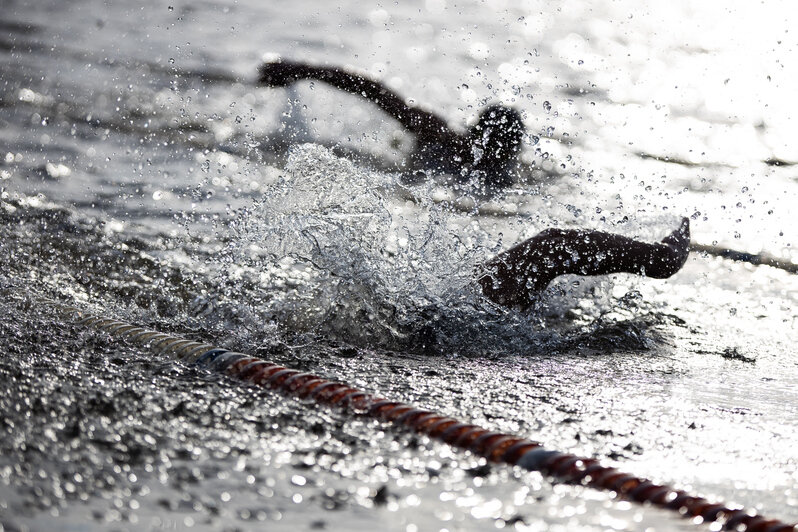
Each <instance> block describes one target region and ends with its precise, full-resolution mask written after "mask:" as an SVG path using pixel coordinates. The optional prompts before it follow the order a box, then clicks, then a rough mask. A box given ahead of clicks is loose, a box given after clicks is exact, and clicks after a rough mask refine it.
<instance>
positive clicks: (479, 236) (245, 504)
mask: <svg viewBox="0 0 798 532" xmlns="http://www.w3.org/2000/svg"><path fill="white" fill-rule="evenodd" d="M2 11H3V13H4V14H3V17H2V20H1V21H0V65H2V66H1V68H2V70H0V72H2V74H0V124H2V128H0V187H1V188H2V190H1V192H0V194H2V199H1V201H2V216H3V225H2V231H3V235H2V244H1V246H2V253H1V254H2V257H0V261H2V273H0V275H1V276H2V277H0V288H2V290H3V292H4V294H5V302H4V303H2V305H3V307H4V312H3V313H4V314H5V316H6V317H5V318H3V319H2V322H3V331H4V337H5V338H6V339H7V343H8V344H9V346H8V347H7V353H6V355H5V356H4V358H3V361H2V371H3V372H4V374H5V378H4V379H3V382H4V384H3V386H4V388H5V389H4V392H3V394H2V399H0V401H2V407H3V410H4V414H3V415H4V416H5V417H4V419H3V421H4V423H3V424H2V428H1V430H3V431H4V434H5V436H4V438H3V442H4V443H3V444H2V445H3V453H2V458H0V462H1V463H0V467H2V469H0V473H2V474H0V512H1V513H0V515H2V524H3V526H5V527H6V528H10V529H15V528H24V527H32V528H34V529H44V528H47V529H50V528H53V527H62V528H68V527H71V526H75V525H76V524H81V525H88V526H89V527H92V526H94V527H97V528H103V527H107V526H113V527H116V528H131V529H136V528H139V527H142V526H144V527H152V526H173V527H178V528H188V527H199V528H202V527H207V528H211V529H218V528H223V527H225V526H229V527H231V528H244V529H247V528H251V527H254V526H256V524H257V522H259V521H269V522H270V526H278V525H279V526H283V527H285V528H288V527H294V526H296V525H297V523H299V526H300V527H302V526H305V527H311V526H314V527H328V528H332V529H340V528H344V527H345V528H350V529H355V528H358V527H360V528H362V529H373V528H375V527H377V526H379V527H381V528H383V527H384V528H386V529H395V530H413V527H417V528H416V529H418V530H427V529H443V528H447V529H449V530H452V529H464V530H472V529H483V528H485V527H486V526H494V525H495V526H497V527H515V528H517V529H530V530H539V529H546V528H549V529H557V527H561V528H562V529H567V530H577V529H578V530H604V529H610V528H612V529H630V530H640V529H646V528H647V527H653V528H655V529H656V530H677V529H682V528H689V527H692V525H691V524H689V523H682V522H681V521H679V520H678V519H676V518H673V517H670V516H665V515H662V514H660V513H659V512H657V511H654V510H650V509H641V508H637V507H632V506H629V505H628V504H626V503H623V502H618V501H613V500H612V499H611V498H610V497H609V496H607V495H606V494H598V493H593V492H590V491H586V490H581V489H580V488H575V487H567V486H551V485H550V484H548V483H546V482H545V481H544V480H543V479H541V478H539V477H535V476H534V475H523V476H522V475H520V474H518V473H517V472H512V471H507V470H503V469H501V468H492V469H491V468H483V467H482V466H481V465H480V464H479V463H478V461H477V460H475V459H473V458H472V457H470V456H467V455H464V454H459V453H453V452H452V451H449V450H446V449H444V448H442V447H441V446H438V445H436V444H434V443H433V442H428V441H417V440H416V439H414V438H412V437H410V436H408V435H405V434H398V433H394V432H391V431H387V429H386V428H385V427H381V426H379V425H377V424H374V425H371V424H368V423H365V422H362V421H351V420H346V419H343V418H342V417H340V416H339V415H338V414H337V413H334V412H330V413H326V412H322V413H319V412H314V413H310V412H309V411H307V410H306V409H305V408H304V407H302V406H301V405H300V404H298V403H293V402H288V403H285V402H283V401H282V400H280V399H279V398H275V397H271V396H270V395H268V394H264V393H262V392H257V393H255V392H253V391H252V390H248V389H241V388H240V387H237V386H236V385H235V384H232V383H228V382H226V381H224V380H220V379H214V378H212V377H209V376H207V375H203V374H201V373H200V372H199V371H197V370H195V369H193V368H186V367H182V366H176V365H170V364H165V365H164V364H162V363H160V362H152V361H149V360H148V359H147V358H146V357H145V356H144V355H143V354H141V353H136V352H135V351H133V350H130V349H128V348H124V347H120V346H114V345H111V344H107V343H103V341H101V340H96V339H90V338H89V337H86V336H85V335H83V334H81V333H79V332H77V331H75V330H72V329H70V328H69V327H66V326H64V325H62V324H60V323H58V322H57V320H55V319H54V318H53V317H52V316H48V315H47V314H46V313H41V312H39V311H38V310H37V309H34V308H31V307H29V306H26V304H25V301H24V295H25V294H26V293H30V292H32V291H35V292H38V293H46V294H48V295H51V296H58V297H61V298H66V299H67V300H73V301H77V302H78V303H80V304H83V305H86V306H87V307H89V308H93V309H94V310H98V311H100V312H103V313H107V314H113V315H115V316H118V317H121V318H124V319H128V320H132V321H136V322H137V323H147V324H149V325H150V326H153V327H155V328H160V329H168V330H173V331H177V332H180V333H181V334H185V335H187V336H192V337H195V338H202V339H204V340H207V341H214V342H216V343H221V344H224V345H225V346H226V347H229V348H235V349H237V350H240V351H245V352H256V351H257V352H259V353H262V354H264V356H265V355H268V356H269V357H271V358H272V359H276V360H278V361H280V362H282V363H286V364H288V363H290V364H292V365H294V366H300V367H303V368H306V369H308V370H312V371H314V372H319V373H324V374H327V375H331V376H338V377H339V378H349V379H350V380H352V381H354V383H356V384H358V385H360V386H362V387H365V388H367V389H370V390H375V391H379V392H380V393H383V394H385V395H386V396H390V397H395V398H397V399H399V400H405V401H411V402H415V403H417V404H419V405H422V406H425V407H430V408H436V409H439V410H441V411H444V412H446V413H447V414H450V415H453V416H455V417H458V418H470V419H473V420H474V421H478V422H481V423H483V424H485V425H486V426H489V427H492V428H497V429H500V430H508V431H512V432H516V433H519V434H522V435H525V436H529V437H531V438H533V439H537V440H541V441H543V442H544V443H546V444H547V445H549V446H551V447H555V448H559V449H561V450H568V451H571V452H579V453H586V454H589V455H596V456H599V457H601V458H602V459H604V460H606V461H608V462H617V463H618V466H619V467H621V468H622V469H625V470H633V471H634V472H637V473H640V474H644V475H648V476H651V477H653V478H655V479H656V480H659V481H665V482H669V483H673V484H676V485H679V486H682V487H689V488H690V489H692V490H694V491H696V492H698V493H700V494H702V495H706V496H710V497H721V498H723V499H724V500H727V501H728V500H731V501H734V502H738V503H741V504H744V505H746V506H750V507H756V508H758V509H761V510H762V511H763V512H766V513H767V514H769V515H773V516H775V517H780V518H784V519H790V518H791V519H793V520H798V495H796V491H795V487H794V486H795V485H796V480H798V478H796V473H795V470H796V468H795V464H796V462H798V454H796V450H795V448H794V445H793V442H794V440H795V436H796V427H797V426H798V424H796V419H798V417H796V413H797V412H798V402H796V401H797V400H798V395H796V391H795V390H796V385H798V364H797V363H796V361H795V355H796V350H795V347H794V346H795V341H796V339H798V334H796V317H797V316H798V315H797V314H796V311H795V310H794V307H795V301H796V293H797V292H796V291H797V289H798V282H797V281H796V279H795V277H794V275H793V274H790V273H787V272H783V271H780V270H777V269H773V268H769V267H764V266H763V267H753V266H750V265H746V264H740V263H732V262H729V261H724V260H722V259H717V258H711V257H706V256H701V255H693V256H692V258H691V259H690V260H689V261H688V264H687V265H686V267H685V269H684V270H683V271H682V272H680V273H679V274H678V275H677V276H675V277H674V278H672V279H669V280H667V281H654V280H641V279H636V278H632V277H630V276H626V275H617V276H612V277H605V278H596V279H587V280H585V279H581V280H580V279H577V278H566V279H561V280H560V281H558V282H557V283H555V284H554V286H552V287H551V288H550V289H549V290H548V291H547V292H546V293H545V294H544V295H543V297H541V299H540V301H538V302H537V304H536V305H535V308H534V309H533V310H532V311H531V312H529V313H525V314H521V313H517V312H514V311H505V310H500V309H496V308H493V307H492V306H490V305H488V304H487V303H486V302H485V301H484V300H482V299H481V297H480V296H479V294H476V293H474V291H473V290H472V289H471V287H470V278H471V272H472V270H473V267H474V265H476V264H478V263H479V262H481V261H482V260H484V259H485V258H487V257H489V256H491V255H493V254H495V252H496V251H498V250H500V249H503V248H506V247H508V246H509V245H511V244H512V243H513V242H516V241H518V240H520V239H522V238H527V237H529V236H532V235H533V234H535V233H536V232H538V231H540V230H541V229H543V228H545V227H550V226H555V225H557V226H565V227H596V228H602V229H608V230H612V231H616V232H623V233H626V234H634V235H638V236H640V237H642V238H654V239H659V238H662V236H664V234H666V233H667V232H669V231H670V230H672V229H673V226H674V221H675V220H677V219H678V218H679V217H681V216H689V217H690V218H691V223H692V232H693V239H694V241H696V242H699V243H703V244H717V245H722V246H727V247H733V248H736V249H741V250H745V251H749V252H759V251H765V252H767V253H770V254H772V255H775V256H778V257H781V258H784V259H788V260H792V261H798V253H797V252H796V250H795V246H794V241H795V234H796V233H795V224H794V221H793V220H794V215H793V206H794V203H795V200H796V197H797V196H798V193H797V192H796V187H798V184H797V183H796V179H798V166H796V164H797V163H798V147H796V146H795V145H794V143H793V142H792V140H793V135H792V133H793V130H794V128H793V127H791V126H792V125H793V124H794V119H795V118H796V115H798V104H796V100H795V96H794V95H795V94H797V93H798V71H797V70H798V66H797V65H798V62H796V61H795V59H796V58H798V55H796V45H797V44H798V43H797V42H796V38H795V35H794V34H793V32H791V28H792V27H793V26H794V24H793V22H794V20H795V17H794V16H792V15H791V9H790V4H789V3H787V2H773V3H767V4H765V5H752V4H750V3H747V2H732V3H728V2H727V3H723V4H722V5H721V4H716V3H704V4H701V5H697V4H695V3H691V2H670V3H667V4H657V5H646V6H640V5H639V3H634V2H622V1H621V2H602V3H593V2H568V3H551V2H547V3H543V2H525V3H523V5H522V6H517V5H514V4H512V3H510V2H498V1H497V2H457V3H453V2H447V1H446V0H427V1H424V2H402V3H401V4H400V5H393V4H375V5H351V6H328V5H327V4H324V3H321V2H312V1H296V2H291V3H283V2H271V3H262V2H255V1H249V0H246V1H238V2H230V3H224V2H184V3H181V2H167V3H161V2H138V3H136V4H135V5H129V4H125V3H108V2H100V1H76V2H69V3H64V2H35V3H29V2H15V1H11V0H5V1H3V2H2ZM276 57H284V58H290V59H295V60H303V61H309V62H313V63H320V64H331V65H345V66H348V67H351V68H355V69H358V70H360V71H362V72H364V73H366V74H368V75H369V76H371V77H374V78H376V79H379V80H381V81H382V82H384V83H386V84H387V85H388V86H390V87H391V88H393V89H394V90H396V91H397V92H399V93H400V94H402V95H403V96H406V97H407V98H408V99H409V100H411V101H413V102H416V103H417V104H418V105H420V106H422V107H424V108H426V109H430V110H434V111H435V112H437V113H439V114H440V115H441V116H442V117H444V118H446V119H447V120H448V121H449V122H450V123H451V124H452V125H453V127H461V128H465V127H466V125H467V124H469V123H471V122H472V121H473V120H474V119H475V116H476V114H477V113H478V111H479V109H481V108H482V107H484V106H485V105H486V104H489V103H496V102H501V103H505V104H508V105H512V106H514V107H515V108H517V109H519V110H520V111H521V112H522V114H523V116H524V120H525V122H526V124H527V127H528V131H529V136H528V138H527V140H526V146H525V149H524V154H523V160H524V162H525V164H526V165H527V168H528V170H527V174H526V175H527V177H528V179H527V180H525V181H523V182H521V183H519V184H518V185H517V186H516V187H513V188H512V189H511V190H509V191H506V193H503V194H499V195H493V196H488V195H485V194H484V193H481V192H480V191H479V190H473V189H469V188H468V187H462V188H458V189H452V188H449V187H446V186H442V185H439V184H437V183H436V182H434V181H432V182H428V183H421V184H418V185H414V186H408V185H406V184H403V180H402V175H403V173H404V172H405V170H404V168H403V161H404V158H405V156H406V155H407V154H408V153H409V152H410V151H411V150H412V143H413V141H412V138H411V137H409V136H408V135H407V134H406V133H404V132H402V131H401V130H399V127H398V124H397V123H396V122H394V121H392V120H390V119H388V118H387V117H385V116H384V115H383V114H381V113H380V112H378V111H377V110H376V109H375V108H374V107H372V106H371V105H369V104H367V103H365V102H362V101H361V100H359V99H358V98H356V97H354V96H351V95H345V94H341V93H338V92H335V91H334V90H331V89H329V88H328V87H326V86H324V85H323V84H321V83H312V82H303V83H300V84H297V85H296V86H294V87H291V88H288V89H264V88H257V87H255V86H254V80H255V77H256V76H255V74H256V68H257V66H258V64H259V63H260V62H261V61H263V60H272V59H274V58H276ZM419 324H421V325H419ZM123 368H124V369H123ZM120 371H124V374H123V375H124V376H125V378H123V377H122V376H121V375H120ZM142 402H146V404H147V405H148V406H146V407H144V408H139V405H141V404H143V403H142ZM70 405H71V406H70ZM76 405H79V407H78V406H76ZM180 405H183V406H180ZM194 405H201V406H202V407H201V408H200V407H195V406H194ZM319 427H321V428H319ZM330 427H332V428H330ZM48 431H49V432H48ZM100 433H101V436H98V434H100ZM211 433H212V434H213V435H214V436H213V437H210V436H209V434H211ZM148 437H149V439H148ZM394 439H399V440H400V441H401V442H403V443H404V444H408V445H409V446H410V447H409V448H408V449H405V447H404V446H402V445H400V446H396V445H395V444H394V443H392V441H393V440H394ZM231 442H233V443H231ZM364 446H365V447H366V450H365V451H364V450H363V449H361V447H364ZM242 460H244V461H243V462H242ZM459 466H464V467H465V468H466V470H467V471H466V473H463V472H462V471H461V470H460V469H459ZM228 470H229V471H232V472H231V473H224V472H225V471H228ZM76 475H78V476H79V478H80V479H81V480H80V481H78V480H76V478H77V477H76ZM108 479H111V481H109V480H108ZM188 485H191V486H193V487H192V488H191V489H190V490H188V489H187V487H186V486H188ZM70 486H71V487H70ZM264 486H265V488H264ZM378 493H381V495H379V496H377V494H378ZM224 494H226V495H224ZM386 494H388V495H386ZM297 496H298V498H297ZM131 501H133V502H131Z"/></svg>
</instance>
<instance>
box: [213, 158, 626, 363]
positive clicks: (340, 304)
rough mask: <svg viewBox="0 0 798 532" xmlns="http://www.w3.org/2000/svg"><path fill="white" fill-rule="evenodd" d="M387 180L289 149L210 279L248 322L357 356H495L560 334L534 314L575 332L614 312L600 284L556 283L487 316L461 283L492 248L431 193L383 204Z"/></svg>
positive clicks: (237, 225)
mask: <svg viewBox="0 0 798 532" xmlns="http://www.w3.org/2000/svg"><path fill="white" fill-rule="evenodd" d="M398 181H399V177H398V176H396V175H390V174H384V173H379V172H373V171H368V170H364V169H362V168H359V167H358V166H356V165H354V164H353V163H352V162H350V161H348V160H345V159H340V158H338V157H336V156H335V155H333V154H332V153H331V152H330V151H329V150H327V149H325V148H323V147H320V146H316V145H312V144H306V145H302V146H299V147H297V148H295V149H294V150H293V151H292V153H291V154H290V156H289V160H288V163H287V165H286V168H285V172H284V174H283V175H282V176H281V177H280V178H279V179H278V180H277V182H276V183H274V184H273V185H271V186H270V187H269V188H268V189H267V190H266V191H265V194H264V196H263V197H262V198H261V199H260V200H258V201H257V202H256V203H255V204H254V205H253V207H252V208H251V209H246V210H243V211H241V212H240V213H239V215H238V216H237V217H235V219H234V220H233V221H232V222H231V223H230V224H229V226H228V227H227V228H226V229H227V230H228V231H229V232H230V234H229V235H228V236H226V237H223V239H224V240H226V241H227V242H228V246H227V248H226V250H225V251H224V253H223V254H222V255H221V259H220V262H221V267H220V268H219V270H218V273H217V277H218V279H219V282H220V284H223V285H226V286H227V287H228V292H227V293H226V295H227V296H228V297H229V299H231V300H233V301H235V304H236V305H246V306H247V308H248V311H249V314H250V317H249V318H248V320H249V321H250V322H251V323H250V325H251V324H252V323H263V322H264V321H275V320H276V321H277V322H279V323H280V325H281V326H283V327H287V328H289V329H291V330H293V331H302V332H305V333H313V334H321V335H325V336H328V337H332V338H334V339H336V340H340V341H345V342H353V343H356V344H359V345H365V346H369V347H381V348H388V349H397V348H403V349H408V348H410V349H413V348H416V349H421V350H423V351H426V352H447V353H459V354H472V355H476V354H479V355H485V354H486V353H493V354H496V355H499V354H507V353H516V352H522V353H528V352H529V351H530V345H537V346H545V345H550V342H551V341H552V339H553V338H558V339H562V338H560V337H559V336H558V333H559V334H562V333H565V332H566V331H565V330H563V328H562V327H560V328H559V329H557V330H556V331H553V330H552V329H551V327H550V325H551V323H544V321H543V317H544V316H547V315H557V316H559V317H562V316H564V315H568V318H569V319H570V320H571V323H570V324H568V325H565V328H566V329H573V328H574V327H577V328H582V327H584V326H585V325H586V324H587V323H589V322H590V321H592V320H595V319H596V318H597V317H599V316H602V315H604V314H606V313H607V311H608V309H611V308H612V307H613V305H614V304H617V302H611V301H610V296H609V293H610V290H609V288H611V286H612V284H611V283H610V282H608V281H607V280H606V279H576V278H570V277H566V278H563V279H561V280H560V281H558V282H555V283H553V286H552V287H550V288H549V289H548V290H547V291H546V292H545V294H544V295H543V296H542V297H541V298H540V300H539V301H538V304H537V305H536V306H535V307H534V308H533V311H532V312H529V313H527V314H520V313H517V312H515V311H512V310H508V309H503V308H497V307H495V306H494V305H493V304H491V303H490V302H488V301H487V300H485V299H484V298H483V297H482V296H481V294H480V293H479V291H478V290H476V289H475V286H474V284H473V272H474V270H475V268H476V267H477V266H478V265H479V264H481V263H482V262H483V261H485V260H486V259H487V258H488V257H489V256H490V255H492V254H493V253H495V252H496V251H497V247H498V246H497V244H496V243H495V241H494V239H493V238H492V236H491V234H490V233H489V231H487V230H485V229H483V228H481V227H480V226H479V224H478V223H476V222H475V221H474V220H473V219H471V218H470V217H468V216H462V213H459V214H458V213H456V212H453V211H452V210H451V209H449V208H448V206H447V204H446V203H440V202H436V201H435V199H434V198H435V194H434V185H432V184H421V185H418V186H416V187H414V188H413V189H412V192H413V194H414V197H415V200H416V201H415V202H401V201H396V200H395V199H391V198H393V197H394V196H392V195H391V194H390V191H391V189H393V188H395V187H396V186H398V184H397V183H398ZM575 308H577V310H578V312H577V313H574V312H573V310H574V309H575ZM591 309H592V310H591ZM579 317H582V318H584V319H582V320H579V319H576V320H574V318H579ZM566 336H567V335H566Z"/></svg>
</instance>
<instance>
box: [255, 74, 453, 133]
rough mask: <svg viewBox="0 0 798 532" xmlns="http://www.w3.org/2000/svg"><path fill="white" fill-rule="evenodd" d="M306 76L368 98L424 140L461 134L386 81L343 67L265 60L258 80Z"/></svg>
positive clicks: (270, 82) (283, 81) (275, 82)
mask: <svg viewBox="0 0 798 532" xmlns="http://www.w3.org/2000/svg"><path fill="white" fill-rule="evenodd" d="M302 79H315V80H318V81H323V82H324V83H327V84H329V85H332V86H333V87H335V88H337V89H340V90H343V91H346V92H349V93H352V94H356V95H358V96H361V97H362V98H365V99H366V100H368V101H370V102H372V103H373V104H375V105H377V106H379V107H380V109H382V110H383V111H385V112H386V113H388V114H389V115H391V116H392V117H393V118H395V119H396V120H398V121H399V123H400V124H402V126H404V127H405V128H406V129H407V130H408V131H410V132H411V133H414V134H415V135H416V136H418V137H419V138H420V139H421V140H423V141H437V142H444V143H445V142H447V141H448V142H450V141H452V139H454V138H456V137H457V136H458V135H457V134H456V133H454V132H453V131H451V130H450V129H449V126H448V125H447V124H446V122H445V121H444V120H443V119H441V118H440V117H438V116H437V115H435V114H433V113H430V112H428V111H424V110H422V109H418V108H416V107H410V106H409V105H407V104H405V102H404V100H403V99H402V98H400V97H399V96H398V95H397V94H396V93H394V92H393V91H391V90H390V89H388V88H387V87H386V86H384V85H383V84H381V83H379V82H376V81H373V80H371V79H368V78H366V77H364V76H361V75H359V74H355V73H352V72H348V71H346V70H342V69H339V68H335V67H326V66H313V65H308V64H305V63H298V62H291V61H282V62H279V63H264V64H263V65H261V67H260V69H259V76H258V83H259V84H260V85H264V86H268V87H283V86H285V85H289V84H291V83H293V82H295V81H299V80H302Z"/></svg>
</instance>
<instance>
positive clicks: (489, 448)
mask: <svg viewBox="0 0 798 532" xmlns="http://www.w3.org/2000/svg"><path fill="white" fill-rule="evenodd" d="M35 299H36V301H38V302H39V303H42V304H45V305H48V306H50V307H51V308H53V309H54V310H55V311H56V312H57V313H58V314H60V315H61V316H63V317H64V318H67V319H70V320H72V322H73V323H75V324H76V325H81V326H84V327H87V328H90V329H94V330H95V331H98V332H103V333H106V334H108V335H110V336H111V337H113V338H119V339H123V340H125V341H127V342H128V343H131V344H134V345H137V346H140V347H143V348H149V349H151V350H152V351H154V352H156V353H159V354H165V355H170V356H171V357H172V358H174V359H176V360H179V361H181V362H183V363H187V364H196V365H198V366H201V367H204V368H206V369H208V370H211V371H215V372H218V373H222V374H225V375H228V376H230V377H233V378H236V379H238V380H240V381H243V382H245V383H248V384H252V385H255V386H260V387H263V388H269V389H272V390H277V391H280V392H282V393H284V394H286V395H289V396H292V397H295V398H298V399H305V400H308V399H309V400H312V401H314V402H316V403H318V404H321V405H327V406H337V407H340V408H342V409H344V410H346V411H349V412H351V413H354V414H358V415H367V416H369V417H371V418H374V419H377V420H379V421H383V422H389V423H392V424H393V425H395V426H398V427H401V428H404V429H409V430H411V431H413V432H417V433H420V434H424V435H426V436H428V437H430V438H434V439H436V440H439V441H442V442H444V443H447V444H449V445H451V446H453V447H457V448H459V449H463V450H467V451H470V452H472V453H474V454H476V455H478V456H482V457H484V458H486V459H487V460H488V461H489V462H493V463H497V464H506V465H510V466H518V467H520V468H522V469H526V470H528V471H539V472H540V473H542V474H544V475H547V476H549V477H552V478H553V479H555V480H556V481H559V482H565V483H569V484H580V485H583V486H587V487H590V488H594V489H598V490H605V491H607V490H608V491H612V492H614V493H615V495H616V496H617V497H620V498H623V499H626V500H629V501H634V502H637V503H641V504H649V505H652V506H656V507H658V508H663V509H668V510H673V511H675V512H677V513H679V514H680V515H682V516H683V517H686V518H689V519H692V520H693V522H694V523H696V524H699V523H706V524H711V523H716V524H715V526H714V527H713V529H718V528H717V527H718V526H720V528H722V529H726V530H734V531H737V532H798V525H791V524H786V523H784V522H782V521H779V520H777V519H767V518H765V517H763V516H761V515H757V514H756V513H755V512H753V511H751V510H746V509H745V508H730V507H728V506H726V505H724V504H721V503H713V502H710V501H708V500H707V499H705V498H703V497H697V496H693V495H690V494H689V493H687V492H685V491H683V490H678V489H673V488H670V487H668V486H665V485H661V484H656V483H654V482H651V481H649V480H647V479H644V478H640V477H637V476H635V475H630V474H627V473H624V472H622V471H619V470H617V469H616V468H613V467H608V466H604V465H601V464H600V463H599V461H598V460H597V459H595V458H586V457H580V456H576V455H573V454H569V453H563V452H560V451H556V450H551V449H546V448H544V447H543V446H542V444H540V443H538V442H535V441H532V440H528V439H526V438H519V437H516V436H513V435H511V434H502V433H499V432H492V431H490V430H488V429H485V428H482V427H480V426H478V425H473V424H469V423H461V422H459V421H458V420H456V419H453V418H449V417H445V416H441V415H439V414H436V413H435V412H432V411H430V410H426V409H423V408H417V407H414V406H412V405H407V404H404V403H400V402H396V401H390V400H388V399H385V398H382V397H379V396H377V395H374V394H371V393H368V392H363V391H361V390H358V389H357V388H353V387H351V386H349V385H347V384H345V383H342V382H335V381H331V380H328V379H325V378H323V377H320V376H317V375H314V374H312V373H307V372H302V371H299V370H296V369H291V368H286V367H284V366H281V365H279V364H275V363H274V362H271V361H268V360H263V359H261V358H258V357H254V356H250V355H247V354H245V353H238V352H235V351H230V350H228V349H224V348H221V347H216V346H213V345H210V344H207V343H203V342H195V341H192V340H188V339H185V338H182V337H180V336H174V335H170V334H165V333H161V332H158V331H155V330H152V329H147V328H144V327H137V326H135V325H131V324H129V323H126V322H123V321H119V320H114V319H109V318H102V317H99V316H96V315H93V314H91V313H88V312H85V311H84V310H81V309H80V308H78V307H74V306H70V305H65V304H62V303H58V302H56V301H53V300H50V299H45V298H39V297H36V298H35Z"/></svg>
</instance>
